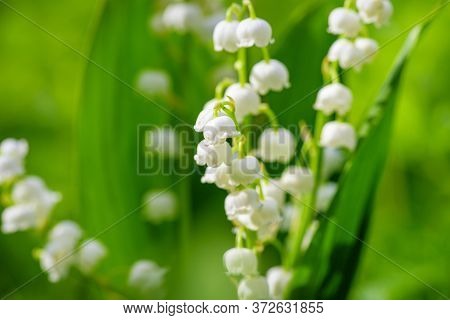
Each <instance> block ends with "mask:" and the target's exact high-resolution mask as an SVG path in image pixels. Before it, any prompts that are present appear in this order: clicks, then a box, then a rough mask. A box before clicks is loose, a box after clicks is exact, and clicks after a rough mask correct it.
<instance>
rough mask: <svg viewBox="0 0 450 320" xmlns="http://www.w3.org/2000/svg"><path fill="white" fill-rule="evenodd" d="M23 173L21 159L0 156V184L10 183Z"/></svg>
mask: <svg viewBox="0 0 450 320" xmlns="http://www.w3.org/2000/svg"><path fill="white" fill-rule="evenodd" d="M24 173H25V168H24V166H23V160H22V159H18V158H16V157H12V156H10V155H2V154H0V184H2V183H5V182H8V181H11V180H13V179H15V178H17V177H18V176H20V175H22V174H24Z"/></svg>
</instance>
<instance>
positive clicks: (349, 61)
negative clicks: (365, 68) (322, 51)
mask: <svg viewBox="0 0 450 320" xmlns="http://www.w3.org/2000/svg"><path fill="white" fill-rule="evenodd" d="M328 60H330V61H332V62H334V61H337V62H338V63H339V66H340V67H341V68H342V69H349V68H355V69H356V70H359V69H360V68H361V64H362V63H363V62H364V56H363V52H362V51H361V50H359V49H358V48H357V47H356V46H355V44H354V43H353V42H352V41H350V40H347V39H343V38H341V39H337V40H336V41H335V42H334V43H333V44H332V45H331V47H330V50H329V51H328Z"/></svg>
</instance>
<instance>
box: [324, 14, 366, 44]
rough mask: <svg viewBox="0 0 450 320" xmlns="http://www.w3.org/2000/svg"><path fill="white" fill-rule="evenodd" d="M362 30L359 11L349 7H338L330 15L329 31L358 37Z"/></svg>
mask: <svg viewBox="0 0 450 320" xmlns="http://www.w3.org/2000/svg"><path fill="white" fill-rule="evenodd" d="M360 30H361V21H360V19H359V15H358V13H356V12H355V11H353V10H350V9H347V8H336V9H334V10H333V11H331V13H330V15H329V17H328V32H329V33H332V34H336V35H343V36H346V37H349V38H353V37H356V36H357V35H358V33H359V31H360Z"/></svg>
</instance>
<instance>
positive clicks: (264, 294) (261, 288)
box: [238, 277, 270, 300]
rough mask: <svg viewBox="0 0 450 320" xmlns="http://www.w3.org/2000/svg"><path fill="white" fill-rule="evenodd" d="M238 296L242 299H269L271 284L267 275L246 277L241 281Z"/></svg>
mask: <svg viewBox="0 0 450 320" xmlns="http://www.w3.org/2000/svg"><path fill="white" fill-rule="evenodd" d="M238 297H239V299H241V300H269V299H270V295H269V286H268V284H267V280H266V278H265V277H252V278H244V279H242V280H241V282H239V286H238Z"/></svg>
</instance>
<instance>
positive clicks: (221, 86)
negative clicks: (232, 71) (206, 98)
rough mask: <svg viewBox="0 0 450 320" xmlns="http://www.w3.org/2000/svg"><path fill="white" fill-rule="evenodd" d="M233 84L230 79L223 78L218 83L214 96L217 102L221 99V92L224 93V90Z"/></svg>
mask: <svg viewBox="0 0 450 320" xmlns="http://www.w3.org/2000/svg"><path fill="white" fill-rule="evenodd" d="M233 83H234V81H233V80H232V79H230V78H225V79H223V80H222V81H221V82H219V84H218V85H217V86H216V95H215V97H216V99H217V100H220V99H222V98H223V92H224V91H225V89H226V88H228V87H229V86H231V85H232V84H233Z"/></svg>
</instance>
